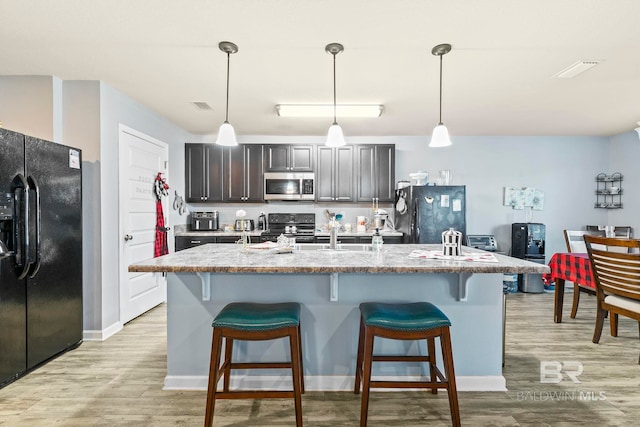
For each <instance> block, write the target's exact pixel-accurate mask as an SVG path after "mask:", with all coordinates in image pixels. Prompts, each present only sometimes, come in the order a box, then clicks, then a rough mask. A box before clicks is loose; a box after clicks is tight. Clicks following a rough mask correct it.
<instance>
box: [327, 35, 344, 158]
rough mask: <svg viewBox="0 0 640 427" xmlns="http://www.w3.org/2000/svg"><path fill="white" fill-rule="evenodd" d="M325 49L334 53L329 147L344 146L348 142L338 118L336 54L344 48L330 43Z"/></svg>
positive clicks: (328, 136) (328, 134)
mask: <svg viewBox="0 0 640 427" xmlns="http://www.w3.org/2000/svg"><path fill="white" fill-rule="evenodd" d="M324 50H325V51H326V52H327V53H330V54H331V55H333V124H332V125H331V127H329V132H328V133H327V142H326V145H327V147H342V146H343V145H345V144H346V142H345V140H344V134H343V133H342V128H341V127H340V125H339V124H338V121H337V119H336V110H337V106H336V55H337V54H339V53H340V52H342V51H343V50H344V46H342V45H341V44H340V43H329V44H328V45H327V46H326V47H325V48H324Z"/></svg>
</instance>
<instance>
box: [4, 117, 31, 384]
mask: <svg viewBox="0 0 640 427" xmlns="http://www.w3.org/2000/svg"><path fill="white" fill-rule="evenodd" d="M23 173H24V135H21V134H18V133H15V132H12V131H8V130H6V129H2V128H0V193H2V194H8V193H10V192H11V181H12V180H13V178H14V177H15V176H16V175H18V174H23ZM14 221H15V218H14V219H13V220H11V221H2V222H1V223H0V232H1V233H2V237H1V238H2V240H3V241H4V242H5V244H6V245H7V248H8V250H9V251H12V252H14V255H11V256H8V257H4V258H2V259H0V385H2V384H5V383H7V382H11V381H13V380H14V379H16V378H17V377H18V375H20V374H22V373H24V372H25V370H26V368H27V362H26V354H27V343H26V335H27V334H26V328H27V325H26V317H25V310H26V307H25V301H26V287H25V280H24V279H23V280H18V274H19V271H18V270H19V269H18V268H17V267H16V265H15V248H14V247H13V246H14V239H13V228H14Z"/></svg>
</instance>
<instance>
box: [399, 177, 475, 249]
mask: <svg viewBox="0 0 640 427" xmlns="http://www.w3.org/2000/svg"><path fill="white" fill-rule="evenodd" d="M465 197H466V187H465V186H464V185H421V186H415V185H412V186H409V187H404V188H400V189H397V190H396V196H395V206H394V211H395V217H394V222H395V226H396V230H397V231H401V232H402V233H403V243H442V232H443V231H447V230H449V229H450V228H454V229H455V230H457V231H459V232H461V233H462V239H463V240H462V241H463V242H464V241H466V240H465V238H466V233H467V220H466V213H465V211H466V206H465V204H466V202H465Z"/></svg>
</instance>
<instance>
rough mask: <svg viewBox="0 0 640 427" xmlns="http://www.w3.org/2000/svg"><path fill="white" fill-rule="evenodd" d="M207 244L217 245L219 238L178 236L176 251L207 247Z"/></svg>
mask: <svg viewBox="0 0 640 427" xmlns="http://www.w3.org/2000/svg"><path fill="white" fill-rule="evenodd" d="M207 243H217V238H216V237H213V236H177V237H176V251H181V250H183V249H189V248H193V247H195V246H200V245H206V244H207Z"/></svg>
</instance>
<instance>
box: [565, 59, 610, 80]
mask: <svg viewBox="0 0 640 427" xmlns="http://www.w3.org/2000/svg"><path fill="white" fill-rule="evenodd" d="M601 62H602V60H600V59H589V60H585V61H578V62H576V63H575V64H571V65H570V66H568V67H567V68H565V69H564V70H562V71H560V72H559V73H558V74H556V75H555V76H554V77H557V78H559V79H571V78H574V77H575V76H577V75H578V74H582V73H584V72H585V71H587V70H588V69H589V68H593V67H595V66H596V65H598V64H599V63H601Z"/></svg>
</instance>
